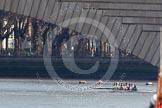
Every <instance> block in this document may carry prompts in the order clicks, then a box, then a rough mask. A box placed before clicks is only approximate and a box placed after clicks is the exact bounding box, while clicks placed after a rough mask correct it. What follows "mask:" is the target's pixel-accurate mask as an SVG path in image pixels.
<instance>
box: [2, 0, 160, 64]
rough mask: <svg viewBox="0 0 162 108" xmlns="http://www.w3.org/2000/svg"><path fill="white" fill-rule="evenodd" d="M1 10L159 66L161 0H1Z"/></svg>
mask: <svg viewBox="0 0 162 108" xmlns="http://www.w3.org/2000/svg"><path fill="white" fill-rule="evenodd" d="M0 10H4V11H6V12H11V13H15V14H18V15H24V16H29V17H32V18H37V19H40V20H43V21H47V22H50V23H54V24H57V25H60V26H63V27H68V28H70V29H72V30H75V31H78V32H81V33H83V34H86V35H94V36H96V37H97V39H101V40H103V41H105V42H109V43H110V44H113V45H115V46H116V47H119V48H120V49H121V50H125V51H127V52H129V53H132V54H133V55H135V56H138V57H139V58H141V59H144V60H145V61H147V62H149V63H151V64H153V65H155V66H159V62H160V60H159V59H160V48H159V46H160V26H161V25H162V1H161V0H0ZM62 23H63V24H62ZM104 25H105V26H104ZM99 28H101V30H100V29H99ZM107 30H108V31H110V32H107ZM115 40H116V43H115Z"/></svg>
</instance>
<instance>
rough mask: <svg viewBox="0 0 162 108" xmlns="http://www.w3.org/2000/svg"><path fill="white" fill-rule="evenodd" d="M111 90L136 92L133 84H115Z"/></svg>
mask: <svg viewBox="0 0 162 108" xmlns="http://www.w3.org/2000/svg"><path fill="white" fill-rule="evenodd" d="M113 90H130V91H137V87H136V85H135V84H129V83H119V82H116V83H114V85H113Z"/></svg>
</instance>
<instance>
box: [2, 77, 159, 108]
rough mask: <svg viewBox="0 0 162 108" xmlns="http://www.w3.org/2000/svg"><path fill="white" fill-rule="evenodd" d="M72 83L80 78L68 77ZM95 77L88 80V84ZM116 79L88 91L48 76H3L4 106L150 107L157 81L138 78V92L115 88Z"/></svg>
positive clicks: (12, 107)
mask: <svg viewBox="0 0 162 108" xmlns="http://www.w3.org/2000/svg"><path fill="white" fill-rule="evenodd" d="M66 82H67V83H68V84H70V85H72V86H85V85H79V84H78V81H71V80H67V81H66ZM94 83H95V81H88V84H87V85H92V84H94ZM112 84H113V82H107V83H106V84H105V85H103V86H101V87H99V88H103V89H91V90H88V91H84V92H76V91H70V90H69V89H67V88H64V87H61V86H60V85H58V84H57V83H56V82H53V81H45V80H7V79H5V80H0V106H1V108H147V107H148V105H149V100H150V97H151V96H152V95H153V94H154V93H155V91H156V85H153V86H146V85H145V82H137V83H136V85H137V87H138V92H112V90H111V89H104V88H111V85H112Z"/></svg>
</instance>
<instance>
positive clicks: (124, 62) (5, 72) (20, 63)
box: [0, 57, 158, 80]
mask: <svg viewBox="0 0 162 108" xmlns="http://www.w3.org/2000/svg"><path fill="white" fill-rule="evenodd" d="M66 59H69V60H70V58H66ZM96 61H100V65H99V68H98V70H97V72H95V73H93V74H88V75H79V74H76V73H73V72H71V71H69V70H68V69H67V68H66V67H65V66H64V63H63V61H62V59H61V58H52V63H53V67H54V69H55V71H56V72H57V74H58V75H59V77H60V78H63V79H92V80H93V79H100V78H101V77H103V76H104V75H105V72H106V71H107V69H108V66H109V64H110V61H111V59H110V58H99V59H98V58H76V59H75V62H76V64H77V65H78V66H79V67H80V68H82V69H85V70H87V69H90V68H91V67H92V66H93V65H94V64H95V62H96ZM157 73H158V68H157V67H154V66H152V65H150V64H148V63H146V62H144V61H142V60H140V59H126V58H123V59H120V60H119V63H118V66H117V69H116V71H115V73H114V75H113V77H112V78H111V79H112V80H157ZM0 78H32V79H37V78H42V79H49V78H50V76H49V74H48V72H47V71H46V68H45V65H44V61H43V58H41V57H40V58H32V57H30V58H24V57H16V58H15V57H1V58H0Z"/></svg>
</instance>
